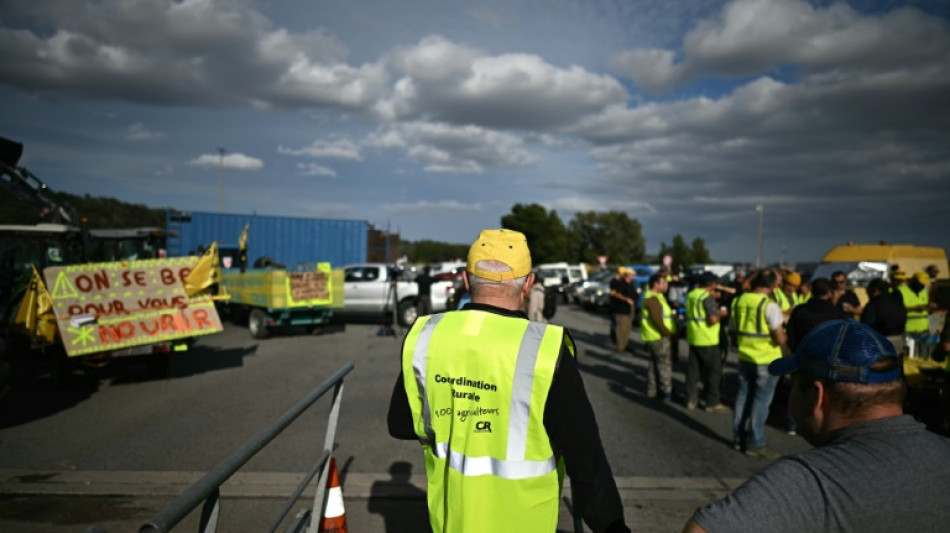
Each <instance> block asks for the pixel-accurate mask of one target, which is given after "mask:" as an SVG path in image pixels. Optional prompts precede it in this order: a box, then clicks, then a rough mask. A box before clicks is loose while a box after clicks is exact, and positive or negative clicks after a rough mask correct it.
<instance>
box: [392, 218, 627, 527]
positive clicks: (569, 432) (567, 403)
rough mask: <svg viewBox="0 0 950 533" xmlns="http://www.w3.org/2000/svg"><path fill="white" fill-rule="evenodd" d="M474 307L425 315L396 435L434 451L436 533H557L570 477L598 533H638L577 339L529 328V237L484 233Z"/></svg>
mask: <svg viewBox="0 0 950 533" xmlns="http://www.w3.org/2000/svg"><path fill="white" fill-rule="evenodd" d="M462 279H463V282H464V284H465V286H466V287H467V288H468V289H469V292H470V294H471V298H472V301H471V303H469V304H466V305H465V307H464V308H463V309H462V310H460V311H450V312H446V313H439V314H434V315H428V316H420V317H419V318H418V319H417V320H416V322H415V323H414V324H413V326H412V328H411V329H410V331H409V333H408V334H407V335H406V338H405V341H404V343H403V349H402V368H401V373H400V375H399V377H398V379H397V380H396V385H395V387H394V389H393V395H392V401H391V403H390V406H389V415H388V426H389V433H390V435H392V436H393V437H395V438H397V439H406V440H418V441H419V442H421V443H422V447H423V452H424V454H425V463H426V476H427V480H428V490H427V499H428V507H429V523H430V524H431V526H432V531H433V532H434V533H443V532H452V533H465V532H471V533H481V532H489V531H491V532H494V531H518V532H539V533H541V532H543V533H552V532H553V531H555V530H556V529H557V523H558V507H559V500H560V492H561V481H562V478H563V473H564V469H565V468H566V470H567V474H568V475H569V476H571V486H572V492H573V496H574V498H573V499H574V501H575V502H576V504H575V508H576V510H577V512H578V513H579V514H580V515H581V516H582V517H583V518H584V521H585V522H586V523H587V525H588V527H590V529H592V530H593V531H595V532H601V531H609V532H629V529H628V528H627V526H626V524H625V523H624V517H623V507H622V505H621V502H620V495H619V493H618V491H617V486H616V483H615V482H614V479H613V474H612V473H611V470H610V465H609V464H608V463H607V457H606V455H605V454H604V449H603V446H602V444H601V441H600V434H599V430H598V428H597V421H596V419H595V417H594V412H593V409H592V408H591V405H590V401H589V400H588V399H587V393H586V392H585V390H584V384H583V381H582V380H581V376H580V372H579V370H578V367H577V363H576V361H575V360H574V341H573V340H572V339H571V337H570V335H569V334H568V333H567V331H565V330H564V328H562V327H560V326H553V325H550V324H544V323H541V322H531V321H528V319H527V316H526V315H525V314H524V312H523V311H522V310H521V309H522V306H523V304H524V300H525V298H526V297H527V296H528V294H529V292H530V291H531V286H532V284H533V283H534V281H535V280H534V275H533V274H531V254H530V252H529V251H528V243H527V240H526V239H525V236H524V235H523V234H521V233H519V232H517V231H512V230H484V231H482V232H481V234H480V235H479V236H478V240H476V241H475V243H474V244H472V246H471V248H470V249H469V253H468V262H467V266H466V271H465V272H464V273H463V275H462Z"/></svg>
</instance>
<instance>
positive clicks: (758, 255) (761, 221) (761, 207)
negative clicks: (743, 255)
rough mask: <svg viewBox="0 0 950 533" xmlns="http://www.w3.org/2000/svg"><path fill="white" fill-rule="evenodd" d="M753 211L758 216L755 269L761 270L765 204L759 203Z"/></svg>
mask: <svg viewBox="0 0 950 533" xmlns="http://www.w3.org/2000/svg"><path fill="white" fill-rule="evenodd" d="M755 211H756V212H757V213H758V214H759V248H758V252H757V253H756V254H755V268H762V237H763V234H764V233H765V204H764V203H763V202H759V204H758V205H756V206H755Z"/></svg>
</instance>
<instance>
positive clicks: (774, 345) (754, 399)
mask: <svg viewBox="0 0 950 533" xmlns="http://www.w3.org/2000/svg"><path fill="white" fill-rule="evenodd" d="M777 286H778V277H777V276H776V274H775V272H774V271H772V270H761V271H759V272H757V273H756V274H754V275H753V276H752V277H751V278H750V279H749V291H748V292H744V293H742V296H740V297H738V298H736V299H735V300H733V301H732V319H733V324H734V328H735V329H734V332H733V334H734V335H736V340H737V345H738V351H739V372H738V373H739V389H738V391H737V392H736V405H735V411H734V413H733V418H732V439H733V445H734V447H735V448H736V449H737V450H741V451H744V452H745V453H746V455H751V456H753V457H760V458H763V459H772V458H775V457H776V456H777V454H776V453H775V452H774V451H772V450H770V449H768V448H766V447H765V421H766V419H767V418H768V416H769V405H771V404H772V396H773V395H774V394H775V385H776V382H777V381H778V378H776V377H775V376H770V375H769V373H768V365H769V363H771V362H772V361H774V360H776V359H778V358H780V357H782V354H783V353H785V352H786V351H787V350H788V348H787V347H786V346H785V332H784V331H783V328H782V326H783V325H784V324H783V322H784V317H783V316H782V310H781V309H780V308H779V306H778V304H776V303H775V302H773V301H772V300H770V299H769V295H770V294H772V291H773V290H774V289H775V288H776V287H777Z"/></svg>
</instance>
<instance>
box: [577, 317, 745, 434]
mask: <svg viewBox="0 0 950 533" xmlns="http://www.w3.org/2000/svg"><path fill="white" fill-rule="evenodd" d="M572 335H573V336H574V337H575V339H577V340H582V341H584V342H586V343H590V344H593V345H594V346H602V347H603V346H607V348H601V349H587V350H584V356H585V359H584V361H585V362H582V360H580V359H578V366H579V367H580V369H581V370H582V371H583V372H585V373H588V374H591V375H594V376H598V377H601V378H604V379H606V380H607V381H608V383H607V386H608V388H609V389H610V391H611V392H613V393H614V394H617V395H619V396H622V397H624V398H626V399H628V400H630V401H631V402H634V403H638V404H640V405H642V406H643V407H646V408H648V409H652V410H654V411H657V412H660V413H663V414H664V415H666V416H668V417H670V418H672V419H673V420H675V421H676V422H678V423H680V424H681V425H683V426H684V427H686V428H688V429H691V430H692V431H694V432H696V433H698V434H700V435H702V436H704V437H706V438H708V439H711V440H713V441H716V442H720V443H723V444H725V445H728V446H731V445H732V441H731V440H729V439H727V438H725V437H723V436H722V435H720V434H719V433H717V432H716V431H715V430H713V429H711V428H709V427H707V426H706V425H705V424H703V423H701V422H699V421H697V420H695V419H694V418H693V417H692V416H690V415H689V414H687V413H684V412H683V411H682V409H681V408H680V407H678V406H676V405H674V404H672V403H670V402H660V401H658V400H656V399H653V398H647V396H646V394H645V392H643V391H646V380H647V375H646V374H647V371H646V368H644V367H643V366H641V365H637V364H636V363H635V362H634V358H635V357H643V358H645V357H646V352H645V350H644V348H643V346H642V345H641V344H640V343H637V342H631V343H630V345H629V346H633V350H632V352H633V353H630V348H628V351H627V352H626V353H625V354H624V355H622V356H618V355H615V354H614V350H613V347H610V346H609V345H608V344H607V335H602V334H593V335H591V334H587V333H584V332H580V333H574V332H572ZM681 358H682V357H681ZM590 359H594V360H599V361H602V362H603V364H600V363H596V364H590V363H587V362H586V361H587V360H590ZM674 366H675V367H677V370H680V369H679V368H678V367H679V366H685V365H684V364H682V363H679V362H676V363H674ZM677 383H678V382H677V381H676V380H675V379H674V390H675V389H676V388H677ZM678 385H679V387H680V388H683V384H682V383H681V382H679V383H678Z"/></svg>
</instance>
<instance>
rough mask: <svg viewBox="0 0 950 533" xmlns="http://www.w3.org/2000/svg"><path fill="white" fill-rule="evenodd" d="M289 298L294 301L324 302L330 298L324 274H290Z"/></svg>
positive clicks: (326, 277)
mask: <svg viewBox="0 0 950 533" xmlns="http://www.w3.org/2000/svg"><path fill="white" fill-rule="evenodd" d="M288 278H289V282H290V297H291V298H292V299H294V300H296V301H298V302H299V301H301V300H326V299H328V298H330V288H329V286H328V285H327V281H328V279H329V276H327V274H326V272H290V273H288Z"/></svg>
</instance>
